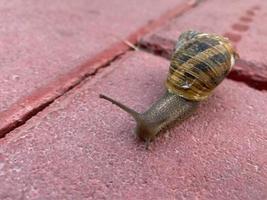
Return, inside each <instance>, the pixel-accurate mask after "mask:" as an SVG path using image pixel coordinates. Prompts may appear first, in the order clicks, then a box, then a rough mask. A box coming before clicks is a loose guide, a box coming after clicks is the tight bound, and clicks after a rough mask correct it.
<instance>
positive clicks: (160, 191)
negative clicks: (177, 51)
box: [0, 52, 267, 200]
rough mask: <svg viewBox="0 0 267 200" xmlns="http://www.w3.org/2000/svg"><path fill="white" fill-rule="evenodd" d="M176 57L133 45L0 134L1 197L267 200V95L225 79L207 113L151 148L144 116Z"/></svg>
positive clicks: (207, 105) (208, 103) (204, 107)
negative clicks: (140, 136) (139, 131)
mask: <svg viewBox="0 0 267 200" xmlns="http://www.w3.org/2000/svg"><path fill="white" fill-rule="evenodd" d="M168 65H169V62H168V61H167V60H164V59H163V58H160V57H155V56H153V55H150V54H146V53H143V52H131V53H128V54H126V55H124V56H123V57H122V58H121V59H119V60H117V61H115V62H113V63H112V64H111V66H109V67H108V68H106V69H104V70H103V71H102V72H101V73H99V74H98V75H96V76H95V78H93V79H91V80H88V81H87V82H85V83H84V84H83V85H81V86H80V88H78V89H75V90H73V91H71V92H69V93H68V94H67V95H64V96H63V97H61V98H60V99H58V100H57V101H56V102H54V103H53V104H51V105H50V106H49V107H48V108H46V109H45V110H44V111H43V112H41V113H39V114H38V115H37V116H35V117H33V118H32V119H31V120H30V121H28V122H27V124H25V125H23V126H21V127H20V128H18V129H16V130H14V131H12V132H11V133H9V134H7V136H6V137H5V138H3V139H2V140H1V141H0V182H1V187H0V199H12V200H16V199H50V200H52V199H116V200H117V199H203V200H205V199H212V200H216V199H220V200H224V199H227V200H229V199H242V200H251V199H253V200H262V199H266V198H267V165H266V164H267V160H266V159H267V134H266V133H267V132H266V131H267V118H266V113H267V107H266V99H267V93H261V92H259V91H257V90H254V89H252V88H249V87H248V86H246V85H244V84H242V83H237V82H233V81H231V80H225V81H224V82H223V83H222V84H221V85H220V86H219V88H217V89H216V91H215V92H214V95H212V97H211V98H209V100H208V101H205V102H203V104H202V105H201V106H200V108H199V109H198V111H197V113H196V114H195V115H194V116H193V117H191V118H190V119H188V120H187V121H186V122H184V123H183V124H181V125H180V126H176V127H175V128H173V129H170V130H169V131H167V132H166V134H164V135H161V136H160V137H158V138H157V140H156V141H155V142H154V143H153V144H152V145H151V148H150V150H149V151H147V150H145V148H144V144H143V142H141V141H139V140H137V139H136V137H135V136H134V135H133V129H134V126H135V124H134V121H133V120H132V119H131V118H130V117H129V116H128V115H127V114H126V113H124V112H122V111H121V110H120V109H118V108H117V107H115V106H114V105H112V104H110V103H108V102H106V101H104V100H102V99H99V98H98V95H99V93H105V94H107V95H110V96H113V97H114V98H116V99H119V100H120V101H122V102H124V103H125V104H127V105H129V106H131V107H132V108H134V109H136V110H138V111H143V110H145V109H146V108H147V107H148V106H149V105H150V104H151V103H152V102H154V101H155V100H156V99H158V98H159V97H160V96H161V95H162V94H163V93H164V86H163V82H164V80H165V78H166V76H165V75H166V73H167V70H168Z"/></svg>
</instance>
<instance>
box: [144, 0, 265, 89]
mask: <svg viewBox="0 0 267 200" xmlns="http://www.w3.org/2000/svg"><path fill="white" fill-rule="evenodd" d="M244 2H245V3H244ZM222 8H223V9H222ZM196 16H197V17H196ZM264 21H267V3H266V2H265V1H255V0H246V1H232V0H225V1H220V0H215V1H206V2H204V3H202V4H200V5H199V6H198V7H196V8H195V9H193V10H191V11H189V12H187V13H185V14H184V15H183V17H178V18H176V19H174V20H172V21H171V22H170V23H169V24H168V25H166V26H165V27H163V28H161V29H160V30H157V31H156V32H152V33H150V34H149V35H148V36H146V37H145V38H143V39H142V45H143V46H145V47H146V48H148V49H149V50H153V51H154V52H156V53H158V54H162V55H163V56H165V57H169V56H170V54H171V51H172V49H173V47H174V44H175V42H176V40H177V36H178V35H179V34H180V33H181V32H182V31H185V30H188V29H196V30H200V31H204V32H215V33H219V34H223V35H225V36H227V37H228V38H229V39H231V40H232V41H233V42H234V43H235V46H236V48H237V49H238V52H239V54H240V57H241V60H240V61H239V63H238V66H237V67H235V69H234V70H233V72H232V74H230V78H232V79H234V80H238V81H243V82H246V83H247V84H249V85H251V86H253V87H255V88H258V89H267V58H266V52H267V36H266V35H267V26H265V25H263V22H264Z"/></svg>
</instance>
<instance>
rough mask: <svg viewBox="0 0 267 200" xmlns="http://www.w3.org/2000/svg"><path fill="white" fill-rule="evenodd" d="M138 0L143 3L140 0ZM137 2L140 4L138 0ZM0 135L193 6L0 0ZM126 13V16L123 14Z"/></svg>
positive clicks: (173, 0)
mask: <svg viewBox="0 0 267 200" xmlns="http://www.w3.org/2000/svg"><path fill="white" fill-rule="evenodd" d="M141 2H142V3H141ZM141 4H142V5H141ZM0 6H1V9H2V10H3V11H2V12H1V16H2V17H1V19H0V24H1V29H0V30H1V31H0V39H1V43H0V55H1V57H0V58H1V73H0V85H1V88H0V98H1V101H0V112H1V113H0V136H1V135H4V134H6V133H7V132H9V131H10V130H12V129H13V128H14V127H16V126H18V125H20V124H22V123H24V122H25V121H26V120H27V119H28V118H30V117H31V116H32V115H34V114H35V113H37V112H38V111H39V110H41V109H43V107H45V106H46V105H47V104H49V103H51V102H52V101H53V100H54V99H55V98H57V97H58V96H60V95H62V94H64V93H65V92H66V91H68V90H69V89H71V88H72V87H74V86H75V85H77V84H78V83H79V82H81V81H82V80H83V79H84V78H85V77H86V76H90V75H91V74H94V73H95V72H96V69H97V68H100V67H102V66H103V65H105V64H106V63H108V62H110V61H111V60H113V59H114V58H116V56H118V55H120V54H122V53H124V52H125V51H126V50H127V49H129V47H128V46H127V45H125V43H124V42H123V41H124V40H127V41H130V42H132V43H136V41H137V40H138V39H139V37H141V36H143V35H144V34H145V33H146V32H148V31H151V30H153V29H155V28H156V27H158V26H160V25H161V24H163V23H164V22H165V21H167V20H169V19H170V18H171V17H174V16H176V15H178V14H180V13H183V12H184V11H186V10H188V9H190V8H191V7H192V6H193V2H192V3H190V2H187V3H185V1H182V0H179V1H177V0H168V1H159V2H158V3H157V4H155V5H154V4H153V10H150V9H149V8H150V7H151V6H152V1H151V0H145V1H143V0H142V1H132V2H126V1H122V0H117V1H115V2H113V3H112V4H107V3H106V1H99V0H95V1H90V3H88V1H85V0H78V1H70V0H69V1H66V2H65V3H62V2H61V1H59V0H58V1H54V0H53V1H46V0H42V1H38V2H36V1H28V2H27V3H23V6H22V3H21V1H12V2H9V1H0ZM125 16H127V18H125Z"/></svg>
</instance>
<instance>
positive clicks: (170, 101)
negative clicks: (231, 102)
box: [99, 31, 238, 148]
mask: <svg viewBox="0 0 267 200" xmlns="http://www.w3.org/2000/svg"><path fill="white" fill-rule="evenodd" d="M237 58H238V54H237V53H236V52H235V50H234V48H233V46H232V45H231V43H230V41H229V40H228V39H227V38H224V37H222V36H219V35H216V34H208V33H202V32H198V31H186V32H183V33H182V34H181V35H180V37H179V39H178V42H177V44H176V46H175V49H174V53H173V55H172V58H171V63H170V68H169V73H168V76H167V80H166V92H165V94H164V95H163V96H162V97H161V98H160V99H159V100H158V101H156V102H155V103H154V104H153V105H152V106H151V107H150V108H149V109H148V110H147V111H145V112H144V113H138V112H136V111H134V110H132V109H131V108H129V107H127V106H125V105H123V104H122V103H120V102H118V101H115V100H113V99H112V98H110V97H107V96H105V95H103V94H100V95H99V96H100V98H103V99H106V100H108V101H110V102H111V103H113V104H115V105H117V106H118V107H120V108H121V109H123V110H124V111H126V112H127V113H129V114H130V115H131V116H132V117H133V118H134V119H135V120H136V123H137V125H136V128H135V133H136V135H137V136H138V137H139V138H141V139H142V140H144V141H145V142H146V147H147V148H148V145H149V143H150V142H151V141H152V140H154V139H155V137H156V136H157V135H158V133H159V132H160V131H162V130H163V129H164V128H166V127H168V126H169V125H170V124H173V123H175V122H176V123H178V122H182V121H183V120H185V119H186V118H188V117H189V116H190V115H191V114H192V113H193V112H194V111H195V110H196V108H197V107H198V105H199V102H201V101H203V100H205V99H207V97H208V96H209V95H210V94H211V92H212V91H213V89H214V88H215V87H217V86H218V85H219V84H220V83H221V82H222V80H223V79H224V78H225V77H226V76H227V75H228V74H229V72H230V70H231V68H232V67H233V65H234V63H235V60H236V59H237Z"/></svg>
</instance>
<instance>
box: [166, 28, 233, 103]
mask: <svg viewBox="0 0 267 200" xmlns="http://www.w3.org/2000/svg"><path fill="white" fill-rule="evenodd" d="M236 57H237V54H236V53H235V51H234V49H233V46H232V45H231V43H230V41H229V40H228V39H226V38H224V37H222V36H219V35H216V34H207V33H201V32H196V31H187V32H184V33H183V34H181V36H180V37H179V40H178V42H177V44H176V47H175V51H174V53H173V56H172V59H171V64H170V69H169V74H168V77H167V81H166V87H167V89H168V91H169V92H171V93H175V94H177V95H179V96H181V97H183V98H185V99H188V100H193V101H201V100H204V99H206V98H207V97H208V96H209V95H210V93H211V92H212V90H213V89H214V88H215V87H216V86H218V85H219V84H220V83H221V82H222V80H223V79H224V78H225V76H227V74H228V73H229V72H230V70H231V68H232V66H233V65H234V62H235V59H236Z"/></svg>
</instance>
